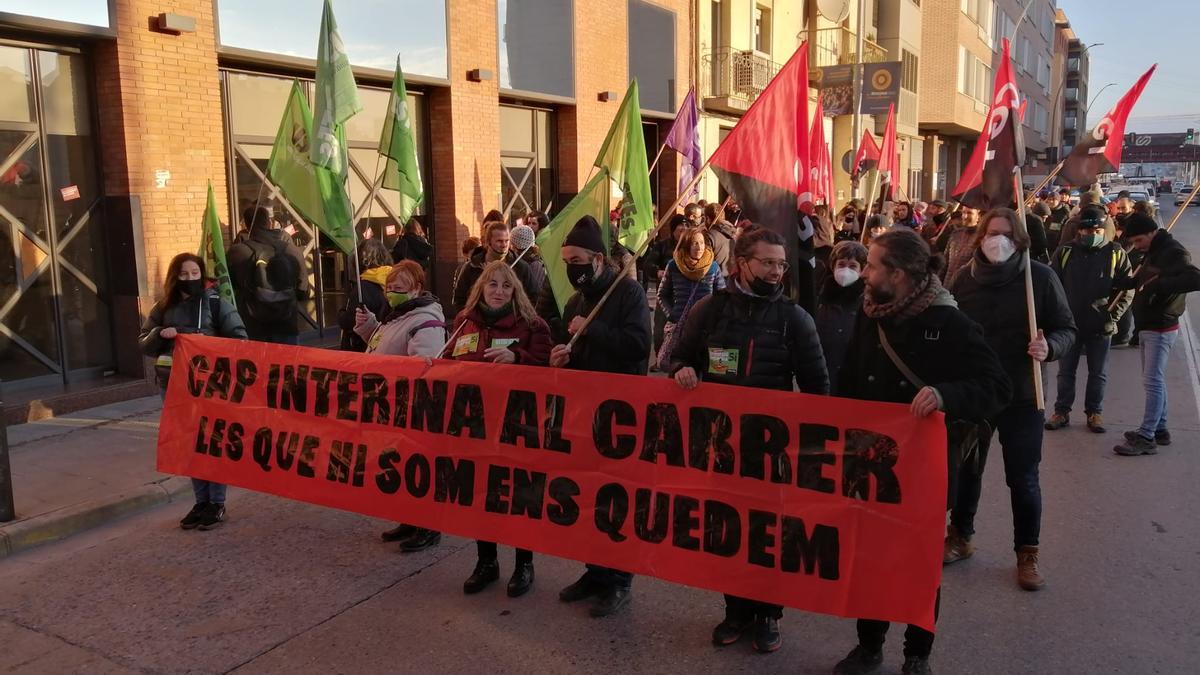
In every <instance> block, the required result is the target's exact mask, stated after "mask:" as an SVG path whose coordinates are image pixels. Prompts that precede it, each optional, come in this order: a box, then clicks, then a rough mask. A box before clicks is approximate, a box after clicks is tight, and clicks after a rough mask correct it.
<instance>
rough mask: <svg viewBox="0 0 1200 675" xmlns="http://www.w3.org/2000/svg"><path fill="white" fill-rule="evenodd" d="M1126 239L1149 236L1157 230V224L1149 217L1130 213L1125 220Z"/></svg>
mask: <svg viewBox="0 0 1200 675" xmlns="http://www.w3.org/2000/svg"><path fill="white" fill-rule="evenodd" d="M1124 225H1125V227H1124V228H1123V229H1124V231H1125V236H1126V237H1136V236H1137V235H1139V234H1151V233H1153V232H1155V231H1156V230H1158V223H1157V222H1156V221H1155V220H1154V219H1153V218H1151V217H1150V216H1148V215H1146V214H1144V213H1137V212H1134V213H1131V214H1129V216H1128V217H1127V218H1125V223H1124Z"/></svg>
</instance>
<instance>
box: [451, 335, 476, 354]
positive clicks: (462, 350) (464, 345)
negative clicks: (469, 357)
mask: <svg viewBox="0 0 1200 675" xmlns="http://www.w3.org/2000/svg"><path fill="white" fill-rule="evenodd" d="M478 346H479V333H471V334H470V335H464V336H462V337H460V338H458V340H456V341H455V342H454V352H453V353H452V354H451V355H452V356H462V355H463V354H472V353H474V352H475V348H476V347H478Z"/></svg>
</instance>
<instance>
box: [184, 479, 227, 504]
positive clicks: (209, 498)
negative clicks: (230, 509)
mask: <svg viewBox="0 0 1200 675" xmlns="http://www.w3.org/2000/svg"><path fill="white" fill-rule="evenodd" d="M225 489H226V485H225V484H224V483H214V482H212V481H209V480H200V479H199V478H193V479H192V492H193V493H194V494H195V495H196V503H197V504H203V503H205V502H211V503H213V504H224V503H225Z"/></svg>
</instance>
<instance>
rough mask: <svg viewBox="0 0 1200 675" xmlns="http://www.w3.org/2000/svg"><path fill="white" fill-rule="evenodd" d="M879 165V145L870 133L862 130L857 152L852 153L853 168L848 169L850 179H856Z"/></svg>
mask: <svg viewBox="0 0 1200 675" xmlns="http://www.w3.org/2000/svg"><path fill="white" fill-rule="evenodd" d="M878 164H879V145H878V144H876V143H875V137H874V136H872V135H871V132H870V131H867V130H866V129H863V135H862V140H861V141H859V142H858V151H857V152H855V153H854V166H852V167H850V177H851V178H858V176H859V174H862V173H865V172H867V171H870V170H871V169H874V168H875V167H876V166H877V165H878Z"/></svg>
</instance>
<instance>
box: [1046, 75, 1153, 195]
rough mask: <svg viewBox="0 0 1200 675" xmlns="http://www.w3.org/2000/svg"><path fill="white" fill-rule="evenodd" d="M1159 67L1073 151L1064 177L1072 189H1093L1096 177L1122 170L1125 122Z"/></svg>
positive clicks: (1068, 158) (1140, 79)
mask: <svg viewBox="0 0 1200 675" xmlns="http://www.w3.org/2000/svg"><path fill="white" fill-rule="evenodd" d="M1155 68H1158V64H1157V63H1156V64H1154V65H1153V66H1150V70H1147V71H1146V73H1145V74H1144V75H1142V76H1141V77H1140V78H1138V81H1137V83H1136V84H1134V85H1133V88H1132V89H1130V90H1129V91H1127V92H1126V93H1125V95H1124V96H1122V97H1121V100H1120V101H1117V105H1115V106H1113V109H1112V110H1110V111H1108V114H1107V115H1105V116H1104V117H1102V118H1101V119H1100V121H1099V122H1097V123H1096V126H1095V127H1093V128H1092V131H1091V132H1090V133H1088V134H1087V135H1085V136H1084V137H1083V138H1081V139H1080V140H1079V143H1078V144H1076V145H1075V147H1074V148H1071V154H1070V155H1068V156H1067V160H1066V161H1065V162H1063V168H1062V172H1061V174H1060V175H1061V176H1062V178H1063V180H1065V181H1066V182H1067V183H1069V184H1070V185H1091V184H1092V183H1095V182H1096V175H1097V174H1101V173H1109V172H1114V171H1119V170H1120V169H1121V150H1122V149H1123V147H1124V141H1125V122H1127V121H1128V120H1129V113H1130V112H1131V111H1132V110H1133V106H1134V104H1135V103H1137V100H1138V97H1139V96H1141V95H1142V90H1143V89H1145V88H1146V83H1147V82H1149V81H1150V76H1151V75H1153V74H1154V69H1155Z"/></svg>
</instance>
